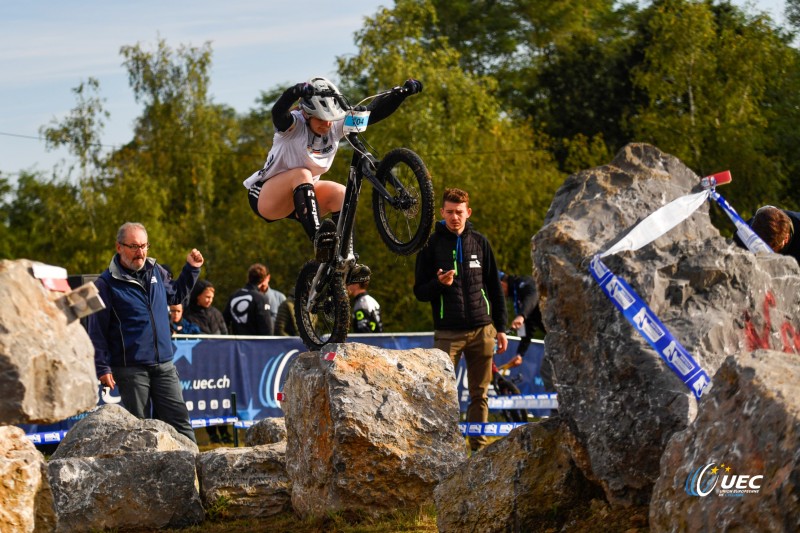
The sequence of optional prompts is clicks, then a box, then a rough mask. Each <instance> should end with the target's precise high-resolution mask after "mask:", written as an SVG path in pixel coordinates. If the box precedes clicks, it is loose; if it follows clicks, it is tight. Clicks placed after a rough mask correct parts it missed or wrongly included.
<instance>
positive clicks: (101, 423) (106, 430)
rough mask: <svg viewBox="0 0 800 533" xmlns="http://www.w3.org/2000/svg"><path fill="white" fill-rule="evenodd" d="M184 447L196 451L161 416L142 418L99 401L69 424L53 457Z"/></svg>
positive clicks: (116, 453)
mask: <svg viewBox="0 0 800 533" xmlns="http://www.w3.org/2000/svg"><path fill="white" fill-rule="evenodd" d="M147 450H153V451H174V450H183V451H187V452H190V453H198V452H199V449H198V448H197V444H195V443H194V442H192V441H191V440H189V438H188V437H186V436H185V435H182V434H180V433H178V431H177V430H176V429H175V428H173V427H172V426H170V425H169V424H167V423H166V422H162V421H161V420H154V419H145V420H141V419H139V418H136V417H135V416H133V415H132V414H131V413H130V412H128V411H127V410H126V409H125V408H124V407H122V406H119V405H115V404H106V405H101V406H100V407H97V408H95V409H93V410H92V411H90V412H89V414H87V415H86V416H85V417H84V418H82V419H81V420H79V421H78V423H77V424H75V425H74V426H72V428H70V430H69V431H68V432H67V435H66V436H65V437H64V440H62V441H61V443H60V444H59V445H58V448H57V449H56V451H55V453H53V455H52V459H66V458H69V457H101V456H106V455H119V454H125V453H131V452H143V451H147Z"/></svg>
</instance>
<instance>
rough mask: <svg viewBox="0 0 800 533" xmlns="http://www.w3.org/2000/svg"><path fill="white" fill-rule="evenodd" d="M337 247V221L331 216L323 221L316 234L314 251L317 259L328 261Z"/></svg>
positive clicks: (323, 261)
mask: <svg viewBox="0 0 800 533" xmlns="http://www.w3.org/2000/svg"><path fill="white" fill-rule="evenodd" d="M335 249H336V223H335V222H334V221H333V220H331V219H330V218H326V219H325V220H323V221H322V224H320V225H319V228H318V229H317V234H316V235H315V236H314V253H315V255H316V257H317V261H319V262H320V263H327V262H328V261H330V260H331V259H333V252H334V250H335Z"/></svg>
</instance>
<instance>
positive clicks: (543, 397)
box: [489, 392, 558, 410]
mask: <svg viewBox="0 0 800 533" xmlns="http://www.w3.org/2000/svg"><path fill="white" fill-rule="evenodd" d="M489 409H490V410H499V409H558V395H557V394H556V393H554V392H553V393H548V394H517V395H509V396H491V397H490V398H489Z"/></svg>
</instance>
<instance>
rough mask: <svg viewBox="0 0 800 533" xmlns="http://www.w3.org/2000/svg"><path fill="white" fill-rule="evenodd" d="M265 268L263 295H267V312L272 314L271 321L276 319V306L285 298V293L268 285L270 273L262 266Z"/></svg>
mask: <svg viewBox="0 0 800 533" xmlns="http://www.w3.org/2000/svg"><path fill="white" fill-rule="evenodd" d="M264 268H266V269H267V278H266V281H265V285H264V286H265V287H266V289H264V295H265V296H266V297H267V301H268V302H269V313H270V315H272V323H273V324H275V322H277V321H278V308H279V307H280V306H281V304H282V303H283V302H284V301H285V300H286V295H285V294H283V293H282V292H281V291H279V290H277V289H273V288H272V287H270V286H269V282H270V281H271V280H272V275H271V274H270V273H269V268H268V267H264Z"/></svg>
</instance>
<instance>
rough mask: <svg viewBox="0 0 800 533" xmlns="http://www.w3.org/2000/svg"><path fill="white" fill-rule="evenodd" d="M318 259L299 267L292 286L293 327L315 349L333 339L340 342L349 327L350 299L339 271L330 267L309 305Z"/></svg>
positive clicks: (318, 283)
mask: <svg viewBox="0 0 800 533" xmlns="http://www.w3.org/2000/svg"><path fill="white" fill-rule="evenodd" d="M318 269H319V262H318V261H309V262H307V263H306V264H305V265H303V268H302V269H301V270H300V275H299V276H298V277H297V284H296V285H295V289H294V297H295V302H294V314H295V318H296V319H297V330H298V332H299V333H300V338H301V339H303V344H305V345H306V348H308V349H309V350H319V349H320V348H322V347H323V346H324V345H326V344H329V343H333V342H344V341H345V340H346V339H347V330H348V329H349V327H350V300H349V299H348V297H347V290H346V288H345V286H344V280H343V279H342V274H340V273H337V272H332V271H331V269H330V267H327V271H326V272H325V273H324V275H323V276H320V280H319V281H318V282H317V286H316V303H315V304H314V305H313V306H309V305H308V302H309V300H310V297H311V292H312V291H311V289H312V285H313V284H314V277H315V276H316V275H317V270H318Z"/></svg>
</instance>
